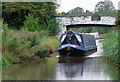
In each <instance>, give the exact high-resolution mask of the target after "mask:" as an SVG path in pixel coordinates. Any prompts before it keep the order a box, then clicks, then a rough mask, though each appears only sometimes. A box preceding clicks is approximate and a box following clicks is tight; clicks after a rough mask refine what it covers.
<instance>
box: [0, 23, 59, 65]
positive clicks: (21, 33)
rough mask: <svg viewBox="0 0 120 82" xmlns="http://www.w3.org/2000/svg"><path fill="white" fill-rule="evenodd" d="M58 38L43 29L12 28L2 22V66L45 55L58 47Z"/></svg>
mask: <svg viewBox="0 0 120 82" xmlns="http://www.w3.org/2000/svg"><path fill="white" fill-rule="evenodd" d="M58 45H59V40H57V39H56V38H55V37H53V36H51V37H50V36H48V35H47V32H45V31H42V30H41V31H39V32H38V31H34V32H31V31H28V29H25V30H24V29H21V30H12V29H9V28H8V27H7V25H5V24H3V30H2V66H3V67H4V66H7V65H8V64H16V63H21V62H22V61H24V60H26V59H31V58H33V57H34V56H38V57H40V58H41V57H46V56H48V53H49V51H53V50H55V49H57V48H58Z"/></svg>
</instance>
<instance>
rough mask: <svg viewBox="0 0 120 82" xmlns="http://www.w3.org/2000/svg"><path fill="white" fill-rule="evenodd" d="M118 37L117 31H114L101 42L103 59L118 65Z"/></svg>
mask: <svg viewBox="0 0 120 82" xmlns="http://www.w3.org/2000/svg"><path fill="white" fill-rule="evenodd" d="M118 39H119V35H118V30H114V31H112V32H110V33H108V34H107V36H106V37H105V40H104V41H103V50H104V58H106V59H108V60H111V61H112V62H115V63H117V64H118V63H119V62H120V60H118V59H120V58H119V55H118V52H119V42H118Z"/></svg>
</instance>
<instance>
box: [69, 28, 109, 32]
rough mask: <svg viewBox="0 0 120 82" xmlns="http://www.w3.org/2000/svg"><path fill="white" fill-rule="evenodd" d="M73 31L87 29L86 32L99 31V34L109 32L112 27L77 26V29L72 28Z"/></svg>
mask: <svg viewBox="0 0 120 82" xmlns="http://www.w3.org/2000/svg"><path fill="white" fill-rule="evenodd" d="M70 30H71V31H75V32H79V33H81V32H83V31H85V32H86V33H94V32H99V34H104V33H108V32H109V31H110V30H111V28H104V27H98V28H97V27H83V28H77V29H70Z"/></svg>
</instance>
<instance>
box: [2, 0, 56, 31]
mask: <svg viewBox="0 0 120 82" xmlns="http://www.w3.org/2000/svg"><path fill="white" fill-rule="evenodd" d="M28 13H31V14H32V15H33V16H34V17H35V18H37V20H38V22H39V24H40V25H41V26H44V25H47V20H48V19H51V18H52V19H55V15H56V6H55V3H53V2H24V3H22V2H3V4H2V15H3V18H4V22H7V23H8V27H11V28H13V27H14V28H17V29H20V28H21V27H22V26H23V25H24V21H25V20H26V17H25V16H28ZM46 16H49V18H46ZM50 21H51V20H50ZM54 23H56V22H54Z"/></svg>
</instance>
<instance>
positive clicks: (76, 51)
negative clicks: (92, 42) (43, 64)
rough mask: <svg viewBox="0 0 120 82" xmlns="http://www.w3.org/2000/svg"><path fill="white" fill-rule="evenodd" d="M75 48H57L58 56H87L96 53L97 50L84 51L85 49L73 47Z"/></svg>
mask: <svg viewBox="0 0 120 82" xmlns="http://www.w3.org/2000/svg"><path fill="white" fill-rule="evenodd" d="M68 45H70V46H68ZM72 46H74V47H72ZM75 46H76V45H71V44H67V45H64V48H61V47H59V49H58V52H59V55H61V56H87V55H90V54H92V53H94V52H97V48H93V49H89V50H86V49H85V48H82V47H79V46H76V47H75Z"/></svg>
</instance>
